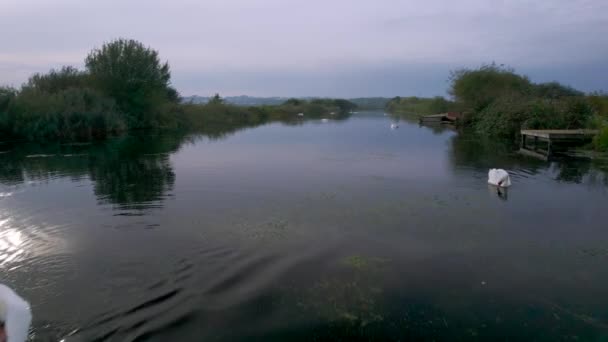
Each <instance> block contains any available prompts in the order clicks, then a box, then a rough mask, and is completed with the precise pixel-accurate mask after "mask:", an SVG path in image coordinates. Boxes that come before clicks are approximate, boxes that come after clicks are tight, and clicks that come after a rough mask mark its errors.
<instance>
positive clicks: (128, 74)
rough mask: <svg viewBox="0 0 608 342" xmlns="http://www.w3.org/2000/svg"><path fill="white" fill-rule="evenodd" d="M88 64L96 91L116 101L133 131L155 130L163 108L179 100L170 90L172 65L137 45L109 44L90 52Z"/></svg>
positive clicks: (124, 43) (113, 42)
mask: <svg viewBox="0 0 608 342" xmlns="http://www.w3.org/2000/svg"><path fill="white" fill-rule="evenodd" d="M85 64H86V68H87V71H88V72H89V74H90V76H91V78H92V80H93V82H94V83H95V85H96V87H97V88H98V89H100V90H101V91H102V92H103V93H104V94H106V95H107V96H110V97H111V98H113V99H114V100H115V101H116V104H117V105H118V107H119V109H120V110H121V111H122V112H124V113H125V114H126V115H127V122H128V124H129V127H131V128H134V127H135V128H137V127H148V126H153V125H154V124H155V123H157V122H158V121H160V120H161V119H160V118H159V116H160V115H162V113H161V111H160V108H161V107H163V105H164V104H166V103H169V102H176V101H177V99H178V95H177V92H176V91H175V89H173V88H172V87H171V86H170V81H171V73H170V70H169V64H168V63H167V62H164V63H162V62H161V61H160V59H159V57H158V52H156V51H155V50H152V49H151V48H148V47H146V46H144V45H143V44H142V43H140V42H138V41H135V40H127V39H118V40H115V41H112V42H110V43H106V44H104V45H103V46H102V47H101V48H100V49H95V50H93V51H91V53H90V54H89V55H88V56H87V58H86V60H85Z"/></svg>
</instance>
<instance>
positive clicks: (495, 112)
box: [386, 63, 608, 151]
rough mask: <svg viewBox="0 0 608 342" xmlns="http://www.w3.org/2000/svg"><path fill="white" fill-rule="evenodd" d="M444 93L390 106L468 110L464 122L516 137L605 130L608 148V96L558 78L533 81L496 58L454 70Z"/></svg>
mask: <svg viewBox="0 0 608 342" xmlns="http://www.w3.org/2000/svg"><path fill="white" fill-rule="evenodd" d="M449 81H450V86H449V89H448V93H449V94H450V95H451V96H452V98H453V100H452V101H450V100H446V99H445V98H443V97H435V98H419V97H395V98H393V99H391V100H390V101H389V102H388V104H387V106H386V108H387V110H388V111H389V112H391V113H393V114H396V115H399V114H417V115H428V114H438V113H444V112H451V111H455V112H461V113H463V116H462V119H461V120H460V121H459V125H461V126H462V127H470V128H471V129H472V130H473V131H475V132H476V133H478V134H479V135H481V136H492V137H501V138H509V139H513V138H515V137H517V135H518V134H519V131H520V130H521V129H579V128H594V129H599V130H600V134H598V135H597V137H596V139H595V142H594V143H595V147H596V148H597V149H598V150H604V151H608V96H607V95H606V94H602V93H595V94H590V95H586V94H585V93H583V92H581V91H578V90H576V89H574V88H572V87H569V86H566V85H562V84H560V83H558V82H548V83H532V82H531V81H530V80H529V79H528V78H527V77H526V76H522V75H519V74H517V73H515V71H514V70H513V69H510V68H507V67H504V66H502V65H496V64H494V63H492V64H488V65H483V66H481V67H479V68H477V69H460V70H457V71H454V72H452V74H451V76H450V78H449Z"/></svg>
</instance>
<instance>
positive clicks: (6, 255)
mask: <svg viewBox="0 0 608 342" xmlns="http://www.w3.org/2000/svg"><path fill="white" fill-rule="evenodd" d="M9 225H10V219H4V220H0V266H5V265H7V264H9V263H11V262H13V261H15V260H17V259H18V258H19V257H20V256H21V255H22V254H23V253H24V250H23V248H22V244H23V237H22V236H21V232H20V231H18V230H15V229H12V228H10V227H9Z"/></svg>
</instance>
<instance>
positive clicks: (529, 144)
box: [519, 129, 598, 160]
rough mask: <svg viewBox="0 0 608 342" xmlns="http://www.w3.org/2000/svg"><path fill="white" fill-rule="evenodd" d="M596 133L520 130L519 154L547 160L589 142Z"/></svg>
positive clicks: (582, 130)
mask: <svg viewBox="0 0 608 342" xmlns="http://www.w3.org/2000/svg"><path fill="white" fill-rule="evenodd" d="M597 132H598V131H597V130H593V129H522V130H521V141H520V145H519V152H520V153H522V154H525V155H528V156H532V157H536V158H540V159H543V160H549V158H551V157H552V156H553V155H554V154H555V153H558V152H564V151H566V150H568V148H569V147H573V146H580V145H583V144H585V143H588V142H590V141H591V140H592V139H593V137H594V136H595V135H596V134H597Z"/></svg>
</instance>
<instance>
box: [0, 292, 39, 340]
mask: <svg viewBox="0 0 608 342" xmlns="http://www.w3.org/2000/svg"><path fill="white" fill-rule="evenodd" d="M31 321H32V313H31V311H30V305H29V304H28V302H26V301H25V300H24V299H23V298H21V297H19V295H18V294H16V293H15V291H13V290H11V289H10V288H8V287H7V286H5V285H2V284H0V322H2V323H4V331H3V332H2V333H4V335H5V336H6V342H25V340H27V335H28V332H29V328H30V322H31ZM2 333H0V337H1V336H2Z"/></svg>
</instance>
